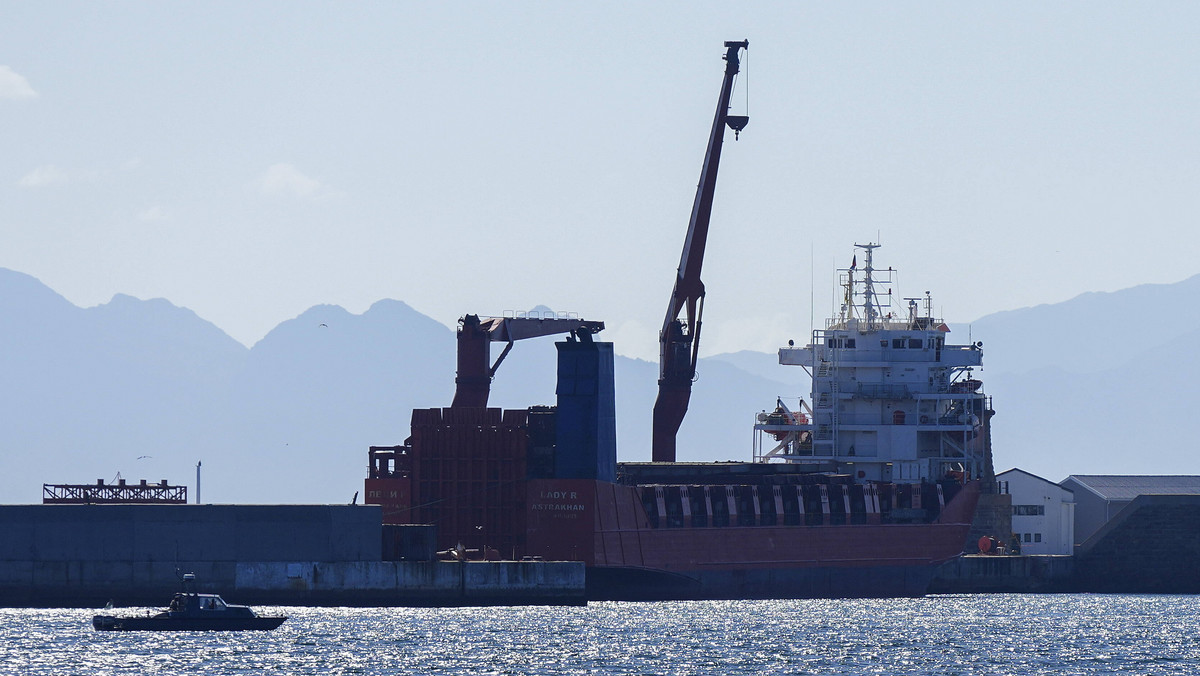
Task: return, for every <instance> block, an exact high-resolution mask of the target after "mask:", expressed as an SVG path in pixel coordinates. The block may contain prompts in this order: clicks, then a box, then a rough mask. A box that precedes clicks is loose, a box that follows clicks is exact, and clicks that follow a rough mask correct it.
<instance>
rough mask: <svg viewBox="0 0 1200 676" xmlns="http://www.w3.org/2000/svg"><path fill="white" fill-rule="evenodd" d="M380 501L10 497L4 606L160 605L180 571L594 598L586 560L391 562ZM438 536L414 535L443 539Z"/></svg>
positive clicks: (263, 586) (379, 601)
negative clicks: (17, 500)
mask: <svg viewBox="0 0 1200 676" xmlns="http://www.w3.org/2000/svg"><path fill="white" fill-rule="evenodd" d="M380 509H381V508H380V507H379V506H378V505H364V506H352V505H0V607H22V606H31V607H99V606H103V605H104V604H105V603H107V602H108V601H110V600H111V601H113V603H114V604H116V605H118V606H140V605H147V606H157V607H161V606H163V605H165V604H166V603H167V602H168V601H169V600H170V598H171V595H172V594H173V593H175V592H176V591H179V589H180V577H179V575H180V574H181V573H195V574H196V578H197V589H198V591H204V592H213V593H218V594H222V595H223V596H225V598H226V600H227V601H229V602H230V603H244V604H279V605H353V606H393V605H429V606H453V605H528V604H576V603H583V602H584V599H585V573H584V564H583V563H582V562H543V561H486V562H483V561H479V562H475V561H472V562H465V563H464V562H440V561H432V560H388V561H384V560H383V559H384V558H385V557H384V556H383V555H382V554H383V552H382V549H383V545H382V543H383V541H384V539H385V538H384V530H383V525H382V514H381V511H380ZM414 528H415V529H416V530H421V528H422V527H414ZM424 528H429V527H424ZM392 535H393V537H392V539H393V540H396V539H397V537H396V535H395V534H394V533H393V534H392ZM427 535H428V534H426V533H423V532H418V533H415V535H414V537H415V536H421V537H417V538H416V539H417V540H419V541H420V542H424V541H425V540H429V542H432V538H430V537H427ZM418 544H420V543H418ZM410 549H411V547H410ZM408 553H409V554H411V553H412V552H408ZM421 554H422V555H421V556H417V557H412V556H407V557H404V558H410V559H411V558H418V559H429V558H431V556H429V555H427V554H431V552H421ZM387 558H390V559H396V558H401V556H400V554H399V553H398V552H391V553H390V555H389V556H388V557H387Z"/></svg>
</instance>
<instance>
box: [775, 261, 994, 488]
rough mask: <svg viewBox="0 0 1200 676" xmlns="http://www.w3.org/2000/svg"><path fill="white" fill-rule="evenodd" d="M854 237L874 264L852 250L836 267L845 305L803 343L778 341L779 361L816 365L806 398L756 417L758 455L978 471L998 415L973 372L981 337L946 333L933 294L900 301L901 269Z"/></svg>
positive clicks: (885, 469) (853, 468) (931, 476)
mask: <svg viewBox="0 0 1200 676" xmlns="http://www.w3.org/2000/svg"><path fill="white" fill-rule="evenodd" d="M858 246H859V247H860V248H861V249H864V250H865V262H866V265H865V266H864V267H863V268H861V269H860V268H858V266H857V255H856V256H855V260H854V263H852V264H851V267H850V268H848V269H845V270H841V271H839V272H840V273H841V275H840V276H841V284H842V287H843V289H844V292H845V295H844V302H843V305H842V308H841V311H840V313H839V315H838V316H837V317H835V318H832V319H830V320H828V321H827V322H826V323H825V328H823V329H815V330H814V331H813V333H812V338H811V342H810V343H809V344H808V345H807V346H805V347H786V348H783V349H781V350H780V351H779V363H780V364H783V365H790V366H800V367H801V368H803V369H804V370H805V372H806V373H808V375H809V376H810V377H811V378H812V391H811V394H810V398H809V400H808V401H807V402H806V401H804V400H803V399H802V400H800V401H799V402H795V403H792V402H785V401H784V400H783V399H782V398H780V399H778V400H777V402H776V406H775V410H774V411H770V412H768V411H764V412H762V413H760V414H759V415H758V417H757V419H756V421H755V422H756V424H755V426H754V428H755V430H756V432H755V447H754V458H755V460H756V461H758V462H787V463H797V464H800V465H803V466H806V467H807V468H808V469H811V470H812V471H826V472H842V473H851V474H854V475H856V476H858V477H859V478H860V479H868V480H877V481H920V480H936V479H941V478H944V477H946V476H947V475H950V476H956V477H975V476H979V475H980V473H981V472H982V470H983V467H984V460H985V455H986V449H985V445H986V441H985V440H986V425H987V421H988V418H989V417H990V414H991V400H990V399H989V398H988V397H987V395H986V394H984V392H983V391H982V386H983V383H982V381H980V380H978V379H977V378H976V377H975V376H974V369H977V368H981V367H982V366H983V349H982V348H983V344H982V343H972V344H962V345H955V344H951V343H948V342H947V340H946V338H947V334H948V333H949V332H950V329H949V327H948V326H947V325H946V323H945V322H944V321H942V320H941V319H938V318H936V317H934V316H933V314H932V308H933V300H932V296H931V295H930V294H929V293H928V292H926V293H925V295H924V296H923V297H920V298H906V299H904V300H905V301H907V307H906V312H904V313H898V312H896V311H894V310H893V309H892V293H891V286H892V282H893V280H892V277H893V275H894V272H895V271H894V270H893V269H892V268H888V269H887V270H884V271H880V270H876V269H875V267H874V265H873V260H872V259H873V253H874V249H875V248H878V245H876V244H870V245H858ZM885 287H886V289H887V290H886V291H883V290H882V289H883V288H885ZM793 401H794V400H793Z"/></svg>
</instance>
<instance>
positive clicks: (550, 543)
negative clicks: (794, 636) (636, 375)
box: [526, 480, 979, 600]
mask: <svg viewBox="0 0 1200 676" xmlns="http://www.w3.org/2000/svg"><path fill="white" fill-rule="evenodd" d="M978 495H979V494H978V490H977V484H975V483H972V484H968V486H966V487H964V488H963V490H960V491H959V492H958V494H957V495H956V496H955V497H954V499H952V500H951V501H950V503H948V504H947V505H946V506H945V507H944V508H943V509H942V510H941V513H940V515H939V517H938V519H937V520H935V521H934V522H933V523H919V524H900V523H890V524H882V523H873V524H872V523H866V524H843V525H818V526H764V525H755V526H724V527H700V528H694V527H692V528H652V527H651V526H650V523H649V519H648V517H647V514H646V512H645V510H644V509H643V508H642V503H641V501H640V498H639V496H638V487H634V486H623V485H617V484H612V483H608V482H600V481H586V480H540V481H530V482H529V500H528V513H527V517H526V523H527V537H528V540H527V542H528V551H529V553H530V554H533V555H537V556H541V557H542V558H545V559H569V560H583V561H586V562H587V563H588V566H589V568H588V593H589V597H590V598H592V599H595V600H647V599H739V598H821V597H839V598H844V597H892V596H920V595H922V594H924V593H925V590H926V589H927V588H928V586H929V582H930V580H931V579H932V577H933V575H934V572H935V571H936V569H937V567H938V566H940V565H941V564H942V563H945V562H946V561H949V560H950V559H953V558H955V557H956V556H958V555H959V554H960V553H961V552H962V548H963V543H964V542H965V541H966V538H967V534H968V531H969V530H970V526H971V517H972V515H973V514H974V511H975V503H976V501H977V500H978Z"/></svg>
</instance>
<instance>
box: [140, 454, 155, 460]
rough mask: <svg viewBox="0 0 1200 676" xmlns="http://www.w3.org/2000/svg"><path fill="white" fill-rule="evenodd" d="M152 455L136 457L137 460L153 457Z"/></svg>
mask: <svg viewBox="0 0 1200 676" xmlns="http://www.w3.org/2000/svg"><path fill="white" fill-rule="evenodd" d="M153 457H154V456H153V455H139V456H138V457H137V459H138V460H145V459H146V458H153Z"/></svg>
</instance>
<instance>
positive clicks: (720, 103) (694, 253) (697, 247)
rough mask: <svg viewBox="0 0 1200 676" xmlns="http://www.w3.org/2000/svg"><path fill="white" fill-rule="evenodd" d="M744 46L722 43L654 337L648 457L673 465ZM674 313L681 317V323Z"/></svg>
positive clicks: (738, 123) (737, 123) (742, 120)
mask: <svg viewBox="0 0 1200 676" xmlns="http://www.w3.org/2000/svg"><path fill="white" fill-rule="evenodd" d="M749 47H750V42H749V41H748V40H742V41H740V42H726V43H725V77H724V79H723V80H722V82H721V94H720V96H719V97H718V99H717V112H716V115H715V116H714V117H713V124H712V131H711V132H710V133H709V137H708V149H707V151H706V152H705V154H704V165H703V167H702V168H701V171H700V183H699V184H698V185H697V186H696V199H695V201H694V202H693V203H692V216H691V219H690V221H689V222H688V230H687V236H686V238H685V239H684V241H683V254H682V255H681V256H680V259H679V270H678V274H677V275H676V278H675V289H674V291H672V293H671V301H670V303H669V304H668V305H667V316H666V318H665V319H664V320H663V326H662V331H660V332H659V337H658V342H659V362H658V363H659V369H658V399H657V400H655V402H654V432H653V441H652V443H653V453H652V458H653V460H654V461H655V462H675V436H676V434H677V433H678V431H679V426H680V424H682V423H683V416H684V415H685V414H686V413H687V408H688V401H689V400H690V399H691V396H692V380H694V379H695V376H696V359H697V356H698V354H699V349H700V316H701V315H702V314H703V312H704V282H702V281H701V280H700V268H701V266H702V265H703V264H704V247H705V244H707V241H708V223H709V219H710V218H711V216H712V203H713V193H714V191H715V189H716V185H717V167H718V165H720V163H721V144H722V143H723V142H724V139H725V127H726V125H728V126H729V127H730V128H731V129H733V130H734V132H735V133H736V132H740V131H741V130H742V129H743V128H745V126H746V123H747V122H748V121H749V118H747V117H745V116H740V115H729V114H728V113H729V97H730V94H731V93H732V92H733V81H734V77H735V76H736V75H737V74H738V69H739V65H740V62H739V60H738V54H739V52H740V51H741V50H743V49H748V48H749ZM680 314H684V317H683V318H681V317H680Z"/></svg>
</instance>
